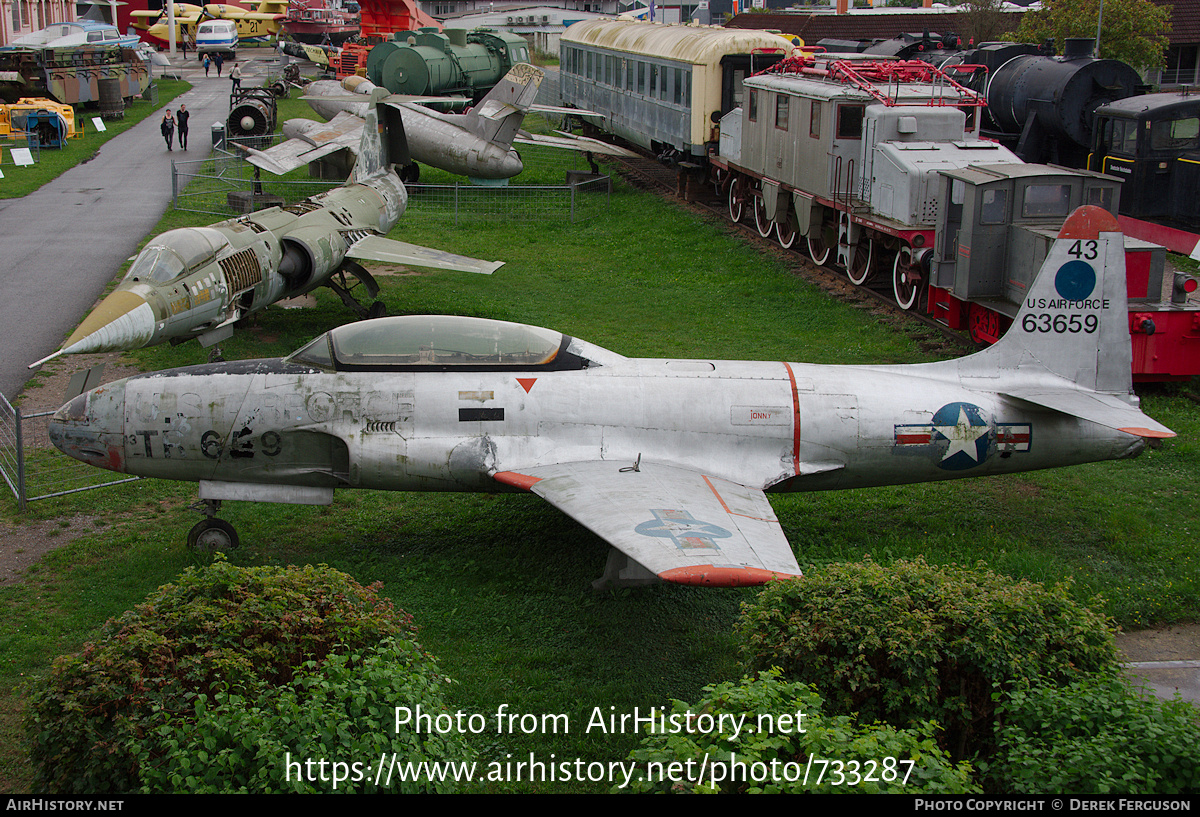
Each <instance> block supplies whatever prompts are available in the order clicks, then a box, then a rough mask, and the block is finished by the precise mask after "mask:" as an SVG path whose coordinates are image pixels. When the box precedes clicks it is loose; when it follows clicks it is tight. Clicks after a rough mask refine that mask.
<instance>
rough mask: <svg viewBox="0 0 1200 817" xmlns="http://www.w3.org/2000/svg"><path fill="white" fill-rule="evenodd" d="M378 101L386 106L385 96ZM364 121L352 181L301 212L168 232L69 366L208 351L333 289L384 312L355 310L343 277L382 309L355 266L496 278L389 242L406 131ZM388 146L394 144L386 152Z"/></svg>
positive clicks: (400, 192)
mask: <svg viewBox="0 0 1200 817" xmlns="http://www.w3.org/2000/svg"><path fill="white" fill-rule="evenodd" d="M383 95H384V94H383V92H380V93H379V95H378V96H380V97H381V96H383ZM378 110H379V114H378V115H379V120H378V122H380V123H382V125H383V127H382V128H381V127H379V126H378V124H377V122H376V115H377V114H376V109H375V108H374V107H371V108H370V110H369V111H368V112H367V116H368V121H369V122H370V123H371V124H370V127H366V128H363V130H362V141H361V144H360V148H359V156H358V161H357V163H356V164H355V167H354V175H353V176H352V178H351V181H350V182H349V183H347V184H346V185H345V186H343V187H337V188H334V189H333V190H329V191H327V192H324V193H320V194H318V195H316V196H312V197H311V198H307V199H305V200H304V201H301V202H299V203H297V204H292V205H288V206H286V207H271V208H268V209H265V210H259V211H257V212H254V213H250V214H249V215H245V216H241V217H239V218H233V219H229V220H227V221H222V222H219V223H217V224H213V225H211V226H209V227H185V228H180V229H177V230H168V231H167V232H165V233H163V234H162V235H160V236H158V237H156V238H154V239H152V240H151V241H150V242H149V243H148V244H147V245H146V248H145V249H143V250H142V251H141V252H140V253H139V254H138V256H137V258H136V259H134V262H133V265H132V266H130V268H129V271H128V272H127V273H126V275H125V278H124V279H123V280H122V281H121V283H120V284H119V285H118V286H117V288H116V289H115V290H114V291H113V292H112V293H111V294H110V295H109V296H108V297H106V298H105V299H104V300H103V301H102V302H101V303H100V305H99V306H97V307H96V308H95V310H93V311H92V313H91V314H90V315H88V317H87V318H86V319H85V320H84V321H83V323H81V324H80V325H79V328H78V329H76V330H75V332H74V333H73V334H72V335H71V336H70V337H69V338H67V340H66V342H65V343H64V344H63V346H62V348H61V349H59V350H58V351H57V352H55V353H54V354H52V355H49V356H48V357H45V358H43V359H41V360H39V361H37V362H36V363H33V364H31V365H30V368H31V369H32V368H33V367H35V366H39V365H41V364H42V363H45V362H46V361H47V360H50V359H51V358H54V357H57V356H58V355H62V354H83V353H90V352H112V351H120V350H125V349H139V348H141V347H143V346H153V345H155V344H158V343H164V342H168V341H169V342H172V343H180V342H182V341H186V340H189V339H191V338H196V339H198V340H199V341H200V343H201V345H203V346H211V345H213V344H216V343H219V342H220V341H222V340H225V339H226V338H228V337H230V336H231V335H232V334H233V325H234V323H235V322H236V321H237V320H239V319H241V318H243V317H245V316H247V315H249V314H252V313H254V312H257V311H259V310H261V309H265V308H266V307H267V306H269V305H271V304H273V303H275V302H276V301H280V300H283V299H284V298H292V297H295V296H297V295H303V294H305V293H307V292H310V291H312V290H314V289H316V288H317V287H320V286H328V287H330V288H331V289H333V290H334V291H335V292H337V293H338V294H339V295H340V296H341V297H342V300H343V301H344V302H345V303H346V304H347V305H348V306H351V307H352V308H356V309H358V311H359V313H360V315H362V316H363V317H367V316H378V315H379V314H382V311H381V310H380V309H379V308H380V307H382V306H383V305H382V304H381V303H378V302H376V304H373V305H371V307H367V306H365V305H363V304H360V303H358V302H357V300H356V299H355V298H354V295H353V293H352V292H351V291H350V290H351V288H352V286H353V285H352V284H351V283H350V282H348V281H347V276H350V277H353V278H357V279H358V281H360V282H361V283H362V284H363V285H364V287H363V288H364V289H365V290H366V292H367V294H368V295H369V296H370V297H371V298H374V297H375V296H376V295H377V294H378V292H379V286H378V284H377V283H376V282H375V280H374V278H373V277H372V276H371V274H370V273H369V272H367V270H366V269H364V268H363V267H362V266H361V265H360V264H358V263H357V262H358V261H362V260H371V261H382V262H385V263H392V264H412V265H414V266H419V267H434V268H437V269H447V270H457V271H462V272H478V273H483V274H491V273H492V272H494V271H495V270H496V269H497V268H499V267H500V266H502V265H503V262H501V261H480V260H478V259H475V258H467V257H464V256H460V255H453V254H451V253H448V252H442V251H441V250H433V249H429V248H427V247H419V246H417V245H415V244H407V243H405V242H402V241H394V240H392V239H389V238H385V237H384V235H385V234H386V233H387V232H388V230H390V229H391V228H392V227H393V226H395V224H396V222H397V221H398V220H399V219H400V216H401V215H403V213H404V210H405V208H406V207H407V205H408V192H407V191H406V190H405V188H404V184H403V183H402V182H401V181H400V178H399V177H398V176H397V175H396V173H395V171H394V169H393V161H394V162H395V163H396V164H401V165H403V164H406V163H407V162H408V152H407V146H406V144H405V139H404V129H403V123H402V122H401V119H400V116H399V115H398V114H397V113H396V112H394V111H392V110H391V109H389V108H386V107H380V108H379V109H378ZM385 143H386V144H385Z"/></svg>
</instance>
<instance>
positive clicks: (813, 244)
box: [805, 226, 833, 267]
mask: <svg viewBox="0 0 1200 817" xmlns="http://www.w3.org/2000/svg"><path fill="white" fill-rule="evenodd" d="M805 240H806V241H807V242H808V257H809V258H811V259H812V260H813V263H814V264H816V265H817V266H818V267H823V266H825V262H826V261H828V260H829V251H830V248H832V247H833V242H832V241H830V240H829V231H827V230H826V229H825V227H824V226H822V227H821V228H820V229H818V230H817V232H816V234H815V235H810V236H809V237H808V238H806V239H805Z"/></svg>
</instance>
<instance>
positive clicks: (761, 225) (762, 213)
mask: <svg viewBox="0 0 1200 817" xmlns="http://www.w3.org/2000/svg"><path fill="white" fill-rule="evenodd" d="M754 226H755V227H757V228H758V234H759V235H761V236H762V237H763V238H770V237H771V232H772V231H773V230H774V229H775V222H773V221H771V219H769V218H767V205H766V203H765V202H763V198H762V196H755V197H754Z"/></svg>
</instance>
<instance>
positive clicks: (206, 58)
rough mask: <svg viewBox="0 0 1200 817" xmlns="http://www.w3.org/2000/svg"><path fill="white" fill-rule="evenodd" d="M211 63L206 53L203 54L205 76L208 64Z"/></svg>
mask: <svg viewBox="0 0 1200 817" xmlns="http://www.w3.org/2000/svg"><path fill="white" fill-rule="evenodd" d="M211 65H212V60H210V59H209V58H208V55H207V54H205V55H204V76H206V77H207V76H208V69H209V66H211Z"/></svg>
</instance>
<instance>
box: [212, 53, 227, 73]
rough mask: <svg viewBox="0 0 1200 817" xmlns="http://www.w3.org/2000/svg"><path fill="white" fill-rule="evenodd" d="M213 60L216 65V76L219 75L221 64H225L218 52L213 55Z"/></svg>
mask: <svg viewBox="0 0 1200 817" xmlns="http://www.w3.org/2000/svg"><path fill="white" fill-rule="evenodd" d="M213 62H214V63H216V65H217V76H218V77H219V76H221V66H222V65H224V64H225V58H224V57H222V56H221V55H220V54H214V55H213Z"/></svg>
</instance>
